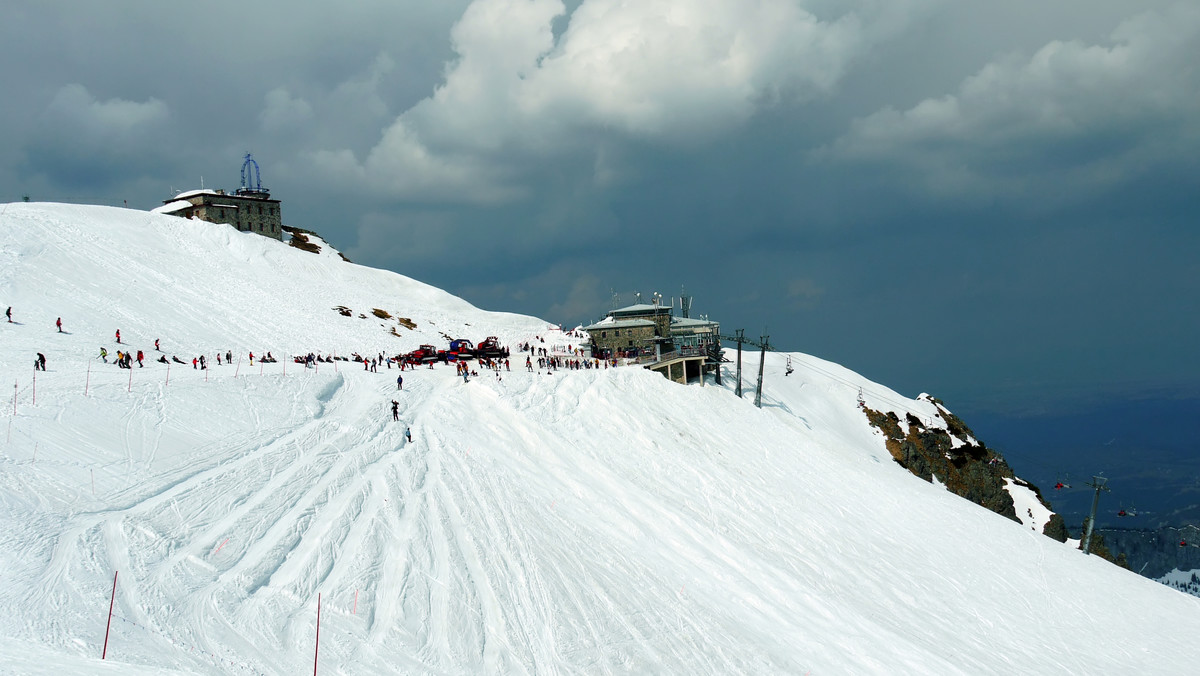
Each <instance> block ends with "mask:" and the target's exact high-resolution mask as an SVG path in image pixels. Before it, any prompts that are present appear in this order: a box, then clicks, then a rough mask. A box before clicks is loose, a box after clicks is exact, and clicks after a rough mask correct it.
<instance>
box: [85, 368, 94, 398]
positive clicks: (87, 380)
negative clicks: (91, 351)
mask: <svg viewBox="0 0 1200 676" xmlns="http://www.w3.org/2000/svg"><path fill="white" fill-rule="evenodd" d="M91 384H92V363H91V362H88V370H87V378H85V379H84V381H83V396H85V397H86V396H87V392H88V385H91Z"/></svg>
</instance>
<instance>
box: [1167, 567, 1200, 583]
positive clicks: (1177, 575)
mask: <svg viewBox="0 0 1200 676" xmlns="http://www.w3.org/2000/svg"><path fill="white" fill-rule="evenodd" d="M1197 573H1200V571H1197V570H1179V569H1178V568H1172V569H1171V570H1170V572H1168V573H1167V574H1166V575H1163V576H1162V577H1160V578H1158V581H1159V582H1161V583H1163V584H1178V585H1185V584H1189V583H1192V579H1193V578H1195V577H1196V575H1197Z"/></svg>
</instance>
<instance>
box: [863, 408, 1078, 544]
mask: <svg viewBox="0 0 1200 676" xmlns="http://www.w3.org/2000/svg"><path fill="white" fill-rule="evenodd" d="M923 396H924V395H923ZM928 399H929V401H931V402H933V403H934V404H936V405H937V408H938V412H939V416H940V417H941V420H940V421H937V423H938V424H934V421H928V422H926V421H922V420H921V419H920V418H918V417H916V416H914V415H912V414H911V413H909V414H906V415H905V417H904V419H903V420H902V419H901V418H900V417H899V416H897V415H896V413H894V412H892V411H888V412H886V413H885V412H883V411H876V410H874V409H871V408H869V407H867V406H866V405H863V406H862V409H863V412H864V413H865V414H866V416H867V419H868V420H869V421H870V422H871V424H872V425H873V426H875V427H876V428H878V429H879V430H880V431H882V432H883V434H884V437H885V438H886V441H885V444H886V446H887V449H888V452H890V453H891V454H892V457H893V458H894V459H895V460H896V462H897V463H899V464H900V465H901V466H902V467H904V468H905V469H907V470H908V471H910V472H912V473H913V474H915V475H917V476H919V477H921V478H922V479H924V480H926V481H930V482H932V481H935V480H936V481H937V482H938V483H940V484H942V485H943V486H945V487H946V490H949V491H950V492H952V493H954V494H956V495H958V496H960V497H963V498H966V499H967V500H970V501H971V502H974V503H975V504H977V505H982V506H984V507H987V508H988V509H990V510H992V511H993V512H996V513H997V514H1003V515H1004V516H1007V517H1008V518H1010V519H1012V520H1014V521H1020V520H1019V519H1018V518H1017V514H1016V510H1015V507H1014V505H1013V499H1012V496H1011V495H1010V494H1009V492H1008V491H1007V490H1005V488H1004V485H1005V482H1004V480H1005V479H1006V478H1007V479H1011V480H1013V481H1014V482H1015V483H1017V484H1018V485H1021V486H1024V487H1026V488H1029V489H1030V490H1031V491H1033V493H1034V495H1036V496H1037V499H1038V500H1039V501H1040V502H1041V503H1042V504H1043V505H1044V506H1045V507H1046V509H1047V510H1050V505H1049V503H1047V502H1046V500H1045V499H1044V498H1043V497H1042V494H1041V491H1040V490H1038V488H1037V486H1034V485H1032V484H1030V483H1028V482H1026V481H1023V480H1021V479H1018V478H1017V477H1016V476H1015V475H1014V474H1013V471H1012V468H1010V467H1009V466H1008V463H1007V462H1005V460H1004V458H1003V457H1001V456H1000V455H999V454H998V453H995V452H994V451H992V450H990V449H989V448H988V447H987V446H985V445H984V444H983V443H982V442H980V441H978V440H977V439H976V437H975V435H974V434H973V433H972V432H971V430H970V429H969V428H968V427H967V426H966V424H965V423H963V421H962V420H960V419H959V418H958V416H956V415H954V414H953V413H951V412H950V411H949V410H947V409H946V407H945V406H943V405H942V403H941V402H940V401H938V400H936V399H934V398H932V397H928ZM1042 532H1043V533H1044V534H1046V535H1047V536H1049V537H1052V538H1054V539H1055V540H1058V541H1059V542H1064V541H1066V539H1067V529H1066V524H1065V523H1064V522H1063V520H1062V517H1060V516H1059V515H1057V514H1054V515H1053V516H1052V517H1051V518H1050V520H1049V522H1047V524H1046V526H1045V528H1044V529H1043V531H1042Z"/></svg>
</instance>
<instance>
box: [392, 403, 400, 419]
mask: <svg viewBox="0 0 1200 676" xmlns="http://www.w3.org/2000/svg"><path fill="white" fill-rule="evenodd" d="M392 420H394V421H398V420H400V402H398V401H396V400H395V399H393V400H392Z"/></svg>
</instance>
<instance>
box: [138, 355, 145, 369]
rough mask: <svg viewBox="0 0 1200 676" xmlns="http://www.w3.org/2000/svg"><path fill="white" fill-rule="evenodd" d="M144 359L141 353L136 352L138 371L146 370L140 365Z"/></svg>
mask: <svg viewBox="0 0 1200 676" xmlns="http://www.w3.org/2000/svg"><path fill="white" fill-rule="evenodd" d="M145 358H146V357H145V356H144V355H143V354H142V351H141V350H138V356H137V363H138V368H140V369H142V368H146V367H145V366H144V365H142V360H143V359H145Z"/></svg>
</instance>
